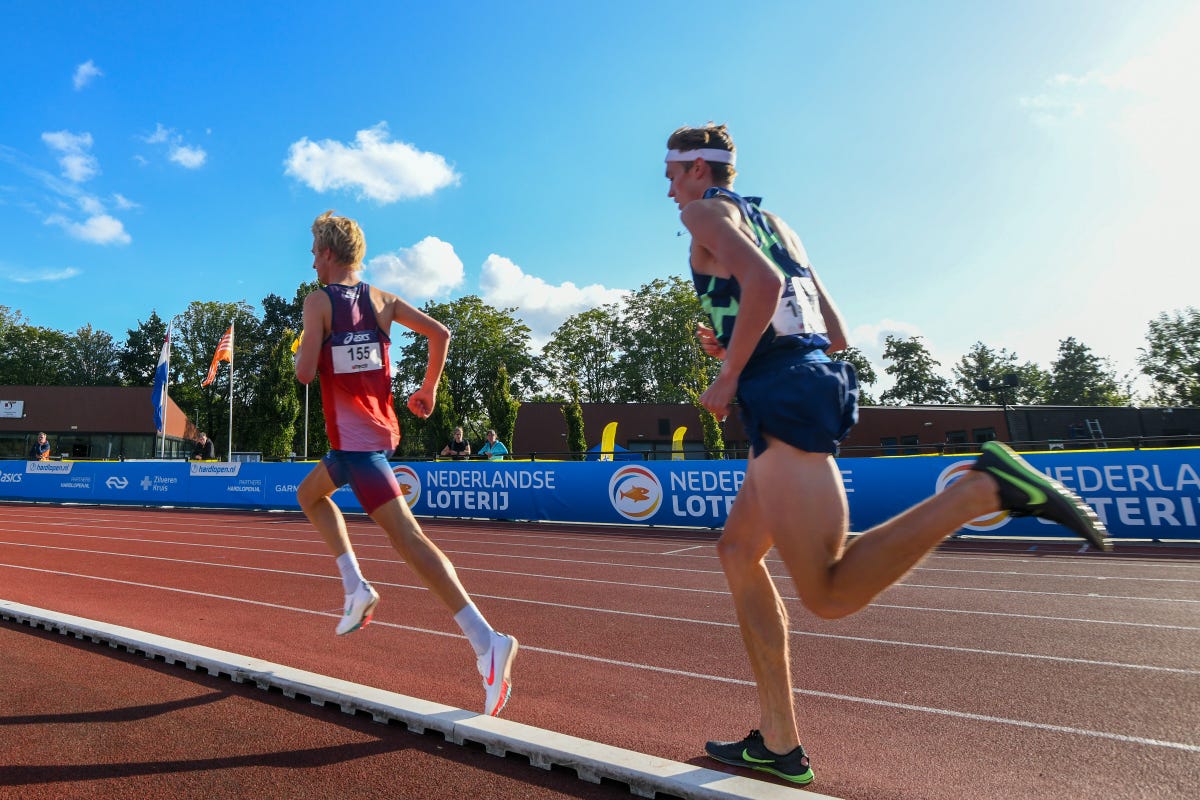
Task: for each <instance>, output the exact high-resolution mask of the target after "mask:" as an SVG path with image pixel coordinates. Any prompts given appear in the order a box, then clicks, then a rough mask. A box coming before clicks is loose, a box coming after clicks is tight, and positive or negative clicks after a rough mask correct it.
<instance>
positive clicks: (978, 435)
mask: <svg viewBox="0 0 1200 800" xmlns="http://www.w3.org/2000/svg"><path fill="white" fill-rule="evenodd" d="M971 438H972V439H974V440H975V444H983V443H984V442H990V441H992V440H993V439H995V438H996V429H995V428H972V429H971Z"/></svg>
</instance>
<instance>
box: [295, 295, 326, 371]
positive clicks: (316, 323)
mask: <svg viewBox="0 0 1200 800" xmlns="http://www.w3.org/2000/svg"><path fill="white" fill-rule="evenodd" d="M330 311H331V309H330V305H329V295H327V294H325V293H324V292H311V293H310V294H309V295H308V297H305V298H304V331H303V333H302V334H301V338H300V347H298V348H297V349H296V380H298V381H300V382H301V383H303V384H309V383H312V379H313V378H314V377H316V375H317V362H318V361H320V359H321V345H322V344H323V343H324V342H325V337H327V336H328V335H329V319H330Z"/></svg>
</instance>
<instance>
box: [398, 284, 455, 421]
mask: <svg viewBox="0 0 1200 800" xmlns="http://www.w3.org/2000/svg"><path fill="white" fill-rule="evenodd" d="M386 306H387V308H388V309H389V310H390V315H389V316H388V317H387V319H388V321H389V323H390V322H396V323H399V324H400V325H403V326H404V327H406V328H408V329H409V330H411V331H413V332H414V333H417V334H420V335H421V336H424V337H425V338H426V339H427V340H428V341H429V361H428V363H427V364H426V366H425V380H424V382H423V383H422V384H421V388H419V389H417V391H415V392H413V394H412V396H411V397H409V398H408V410H409V411H411V412H412V413H413V414H415V415H416V416H418V417H420V418H421V419H426V418H428V417H429V415H430V414H432V413H433V407H434V405H435V403H436V401H437V400H436V398H437V385H438V381H439V380H441V377H442V369H443V368H444V367H445V366H446V353H447V352H448V351H449V349H450V331H449V330H448V329H447V328H446V326H445V325H443V324H442V323H440V322H438V321H437V320H436V319H434V318H433V317H431V316H429V315H428V314H426V313H425V312H424V311H421V310H420V309H418V308H414V307H413V306H411V305H409V304H408V303H407V302H405V301H404V300H402V299H401V298H399V297H396V296H395V295H391V294H389V295H387V297H386Z"/></svg>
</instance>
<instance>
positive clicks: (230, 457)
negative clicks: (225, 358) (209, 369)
mask: <svg viewBox="0 0 1200 800" xmlns="http://www.w3.org/2000/svg"><path fill="white" fill-rule="evenodd" d="M236 324H237V320H234V321H233V322H230V323H229V450H228V453H229V459H228V460H229V461H233V343H234V342H235V341H236V340H237V337H236V335H235V334H234V330H233V326H234V325H236Z"/></svg>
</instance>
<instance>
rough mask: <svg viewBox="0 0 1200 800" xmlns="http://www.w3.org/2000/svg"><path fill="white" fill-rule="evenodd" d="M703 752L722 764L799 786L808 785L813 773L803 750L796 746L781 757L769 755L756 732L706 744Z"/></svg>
mask: <svg viewBox="0 0 1200 800" xmlns="http://www.w3.org/2000/svg"><path fill="white" fill-rule="evenodd" d="M704 752H706V753H708V755H709V757H710V758H715V759H716V760H717V761H720V762H721V763H722V764H732V765H733V766H735V767H746V768H747V769H756V770H758V771H759V772H769V773H771V774H772V775H775V776H777V777H780V778H783V779H784V780H785V781H791V782H792V783H795V784H797V785H799V786H805V785H807V784H809V783H812V779H813V771H812V767H810V766H809V765H808V756H807V755H805V754H804V748H803V747H800V746H797V747H796V749H795V750H793V751H792V752H790V753H788V754H786V755H782V756H781V755H779V754H778V753H772V752H771V751H770V750H768V749H767V746H766V745H765V744H763V738H762V734H761V733H759V732H758V731H757V730H753V731H750V735H749V736H747V737H746V738H745V739H742V740H741V741H740V742H708V743H706V744H705V745H704Z"/></svg>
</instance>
